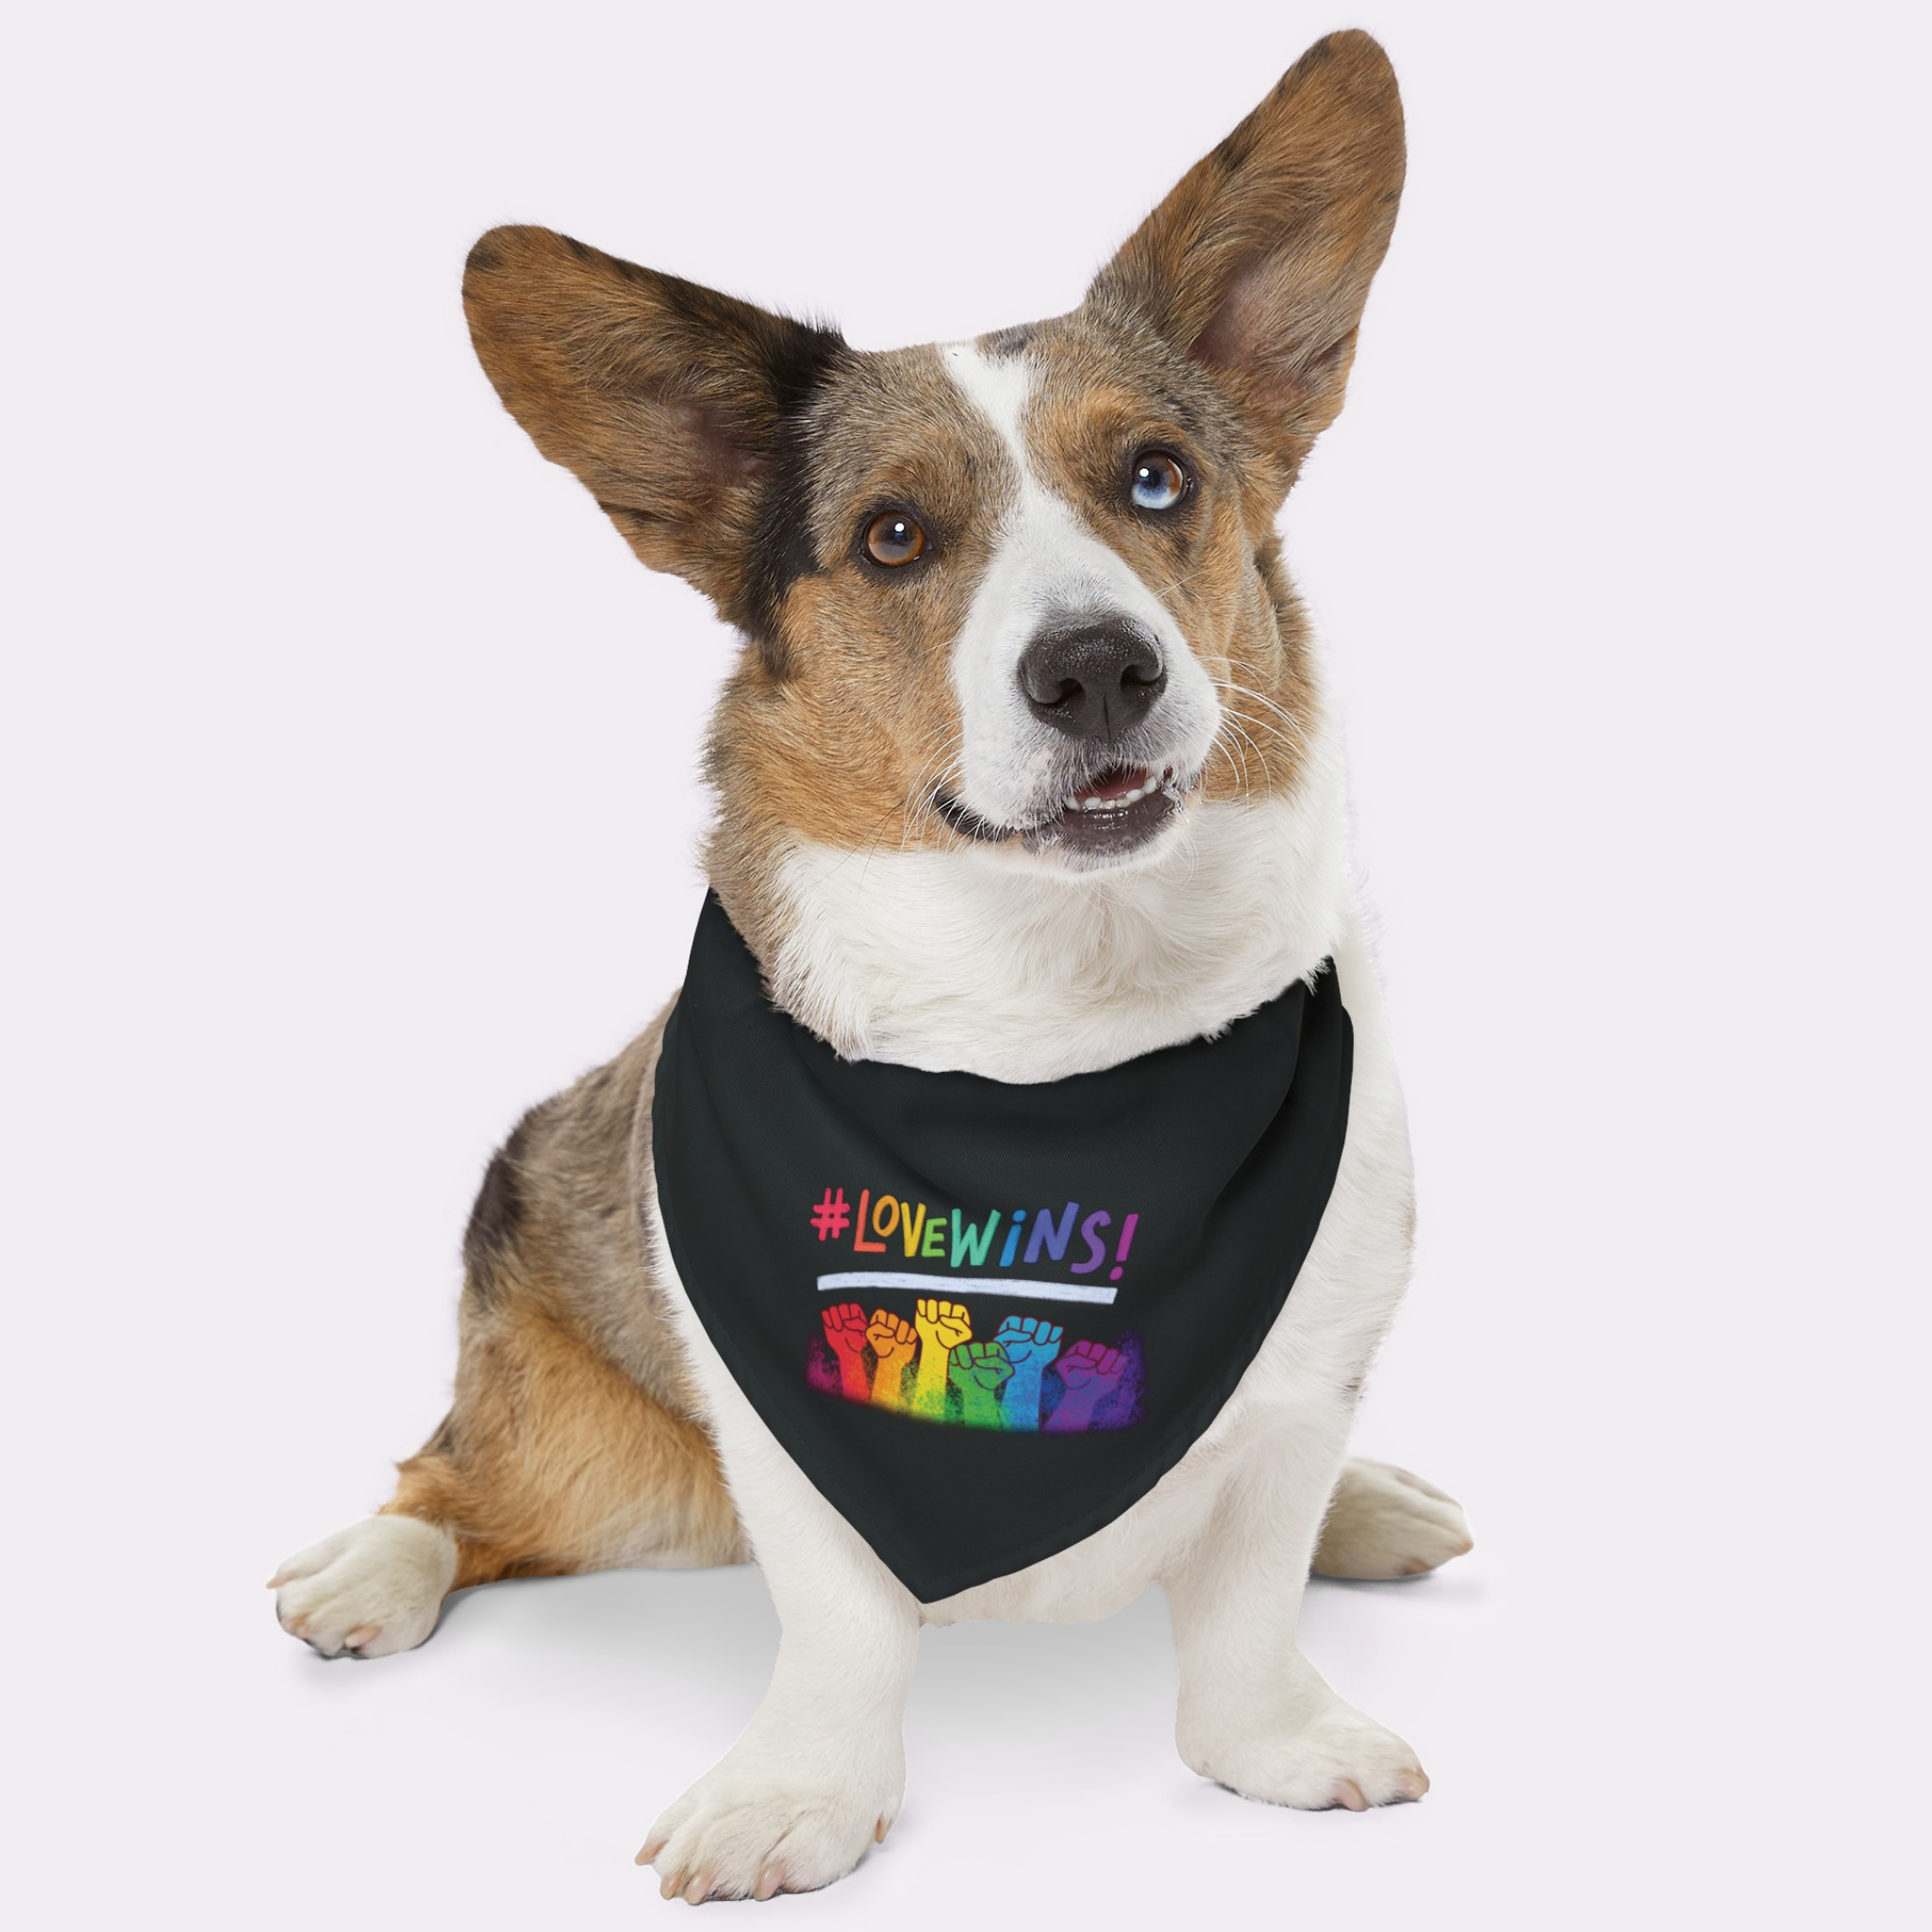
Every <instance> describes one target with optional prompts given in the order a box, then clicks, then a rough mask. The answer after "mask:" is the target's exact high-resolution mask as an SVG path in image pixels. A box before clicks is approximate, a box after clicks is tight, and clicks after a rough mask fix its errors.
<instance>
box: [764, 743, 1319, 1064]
mask: <svg viewBox="0 0 1932 1932" xmlns="http://www.w3.org/2000/svg"><path fill="white" fill-rule="evenodd" d="M1336 789H1337V788H1336V785H1335V780H1334V777H1333V774H1332V773H1331V772H1330V771H1328V770H1326V769H1324V768H1318V769H1317V770H1315V771H1314V772H1312V773H1310V774H1307V777H1306V778H1305V780H1304V782H1303V783H1302V784H1301V785H1300V786H1298V787H1297V788H1296V792H1295V795H1294V796H1293V797H1292V798H1291V799H1283V800H1276V801H1272V802H1269V803H1265V804H1261V805H1254V806H1232V805H1208V806H1204V807H1201V808H1197V809H1196V810H1194V811H1193V812H1191V814H1190V815H1189V819H1188V822H1187V824H1185V825H1184V826H1183V827H1181V829H1180V834H1179V836H1178V837H1176V838H1175V839H1174V841H1173V842H1172V843H1171V844H1170V845H1169V846H1168V848H1167V849H1166V850H1165V851H1164V852H1162V853H1161V855H1160V856H1159V857H1158V859H1156V860H1155V861H1153V862H1152V863H1151V864H1148V865H1146V866H1143V867H1141V868H1138V869H1136V870H1135V871H1132V872H1128V873H1123V874H1101V875H1098V876H1084V877H1080V876H1076V877H1068V876H1066V875H1064V874H1060V875H1057V876H1056V875H1048V874H1044V873H1043V872H1033V871H1029V870H1026V869H1024V868H1022V867H1019V866H1015V865H1013V864H1012V863H1010V861H1008V862H999V860H998V859H996V858H987V857H983V856H982V855H980V854H978V853H975V852H963V853H962V852H948V853H926V852H894V851H876V852H872V853H849V852H834V851H831V850H829V849H827V848H824V847H822V846H811V845H805V846H800V847H798V848H797V849H795V850H794V851H793V852H792V853H791V855H790V856H789V857H788V858H787V860H786V862H785V867H784V871H783V874H782V884H783V890H784V892H785V896H786V899H787V901H788V903H789V905H790V907H791V912H792V921H791V931H790V933H789V934H788V936H787V938H786V940H785V941H784V942H783V944H782V946H781V947H780V949H779V952H778V955H777V957H776V958H775V959H774V961H773V962H772V964H773V980H774V990H775V991H776V992H777V994H778V998H779V1001H780V1003H781V1004H782V1005H783V1006H784V1007H785V1008H787V1010H789V1011H790V1012H791V1013H792V1014H794V1015H795V1016H796V1017H797V1018H798V1019H800V1020H802V1021H803V1022H804V1023H805V1024H807V1025H808V1026H809V1027H810V1028H811V1029H812V1030H813V1031H814V1032H816V1033H819V1034H821V1035H822V1036H824V1038H826V1039H828V1040H830V1041H833V1042H834V1043H835V1044H837V1045H838V1046H839V1047H840V1048H841V1051H842V1052H844V1053H846V1054H847V1055H848V1056H850V1057H853V1058H869V1059H886V1060H894V1061H898V1062H900V1063H901V1064H904V1065H908V1066H916V1067H924V1068H926V1069H928V1070H931V1071H938V1070H941V1069H961V1070H964V1071H967V1072H970V1073H975V1074H984V1075H986V1076H987V1077H989V1078H991V1079H998V1080H1017V1081H1035V1080H1058V1079H1060V1078H1062V1077H1063V1076H1065V1075H1066V1074H1076V1073H1085V1072H1088V1071H1091V1070H1092V1069H1094V1068H1099V1067H1108V1066H1116V1065H1118V1064H1119V1063H1120V1062H1121V1061H1123V1060H1127V1059H1132V1058H1135V1057H1136V1056H1138V1055H1140V1054H1143V1053H1149V1052H1151V1051H1153V1050H1154V1049H1155V1048H1157V1047H1161V1046H1170V1045H1173V1044H1174V1042H1176V1041H1183V1040H1190V1039H1193V1038H1196V1037H1197V1036H1199V1035H1201V1034H1204V1033H1209V1034H1211V1033H1214V1032H1217V1031H1219V1030H1220V1029H1221V1028H1223V1027H1224V1026H1226V1025H1227V1024H1229V1023H1230V1022H1232V1021H1234V1020H1236V1019H1238V1018H1240V1017H1241V1015H1242V1014H1243V1013H1247V1012H1252V1011H1253V1010H1254V1009H1255V1008H1257V1006H1260V1005H1261V1004H1263V1003H1264V1002H1265V1001H1267V1000H1270V999H1272V998H1274V995H1275V994H1276V993H1278V992H1280V991H1282V989H1283V988H1284V987H1286V986H1288V985H1290V984H1291V982H1292V981H1293V980H1295V979H1297V978H1299V977H1301V976H1302V975H1303V974H1307V973H1308V972H1310V971H1312V970H1313V969H1314V968H1315V967H1316V966H1317V965H1319V964H1320V963H1321V961H1322V960H1323V959H1324V958H1326V957H1328V956H1329V955H1330V954H1331V953H1333V951H1334V950H1335V946H1336V943H1337V941H1338V940H1339V938H1340V937H1341V933H1342V931H1343V929H1344V926H1345V924H1346V923H1347V918H1348V911H1349V904H1350V894H1349V890H1348V882H1347V875H1346V869H1345V866H1344V862H1343V855H1342V851H1341V832H1340V827H1341V811H1340V809H1339V800H1338V799H1337V798H1336V797H1334V796H1333V795H1332V793H1333V792H1334V791H1335V790H1336ZM1001 857H1002V858H1003V857H1004V855H1002V856H1001Z"/></svg>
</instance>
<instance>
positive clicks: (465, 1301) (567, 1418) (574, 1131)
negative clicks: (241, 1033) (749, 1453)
mask: <svg viewBox="0 0 1932 1932" xmlns="http://www.w3.org/2000/svg"><path fill="white" fill-rule="evenodd" d="M662 1036H663V1020H662V1018H661V1017H660V1019H659V1020H658V1023H657V1024H655V1025H654V1026H652V1027H651V1029H650V1030H649V1031H648V1032H647V1033H645V1034H644V1035H643V1036H642V1037H641V1039H639V1040H638V1041H634V1042H633V1043H632V1044H631V1045H630V1046H629V1047H627V1048H626V1049H625V1052H624V1053H623V1054H622V1055H620V1056H619V1057H618V1058H617V1059H615V1060H613V1061H611V1062H610V1063H609V1065H608V1066H605V1067H600V1068H598V1069H597V1070H596V1071H595V1072H593V1073H591V1074H586V1075H585V1077H584V1078H583V1079H581V1080H579V1081H578V1082H577V1083H576V1085H575V1087H573V1088H571V1089H570V1090H569V1091H567V1092H565V1093H562V1094H559V1095H558V1097H557V1098H556V1099H555V1100H552V1101H548V1102H546V1103H545V1104H544V1105H543V1106H542V1107H541V1108H536V1109H535V1110H534V1111H532V1112H531V1113H530V1114H528V1115H527V1116H525V1120H524V1121H523V1123H522V1124H520V1125H519V1126H518V1128H517V1130H516V1132H515V1133H513V1134H512V1135H511V1136H510V1138H509V1140H508V1141H507V1142H506V1143H505V1146H504V1148H503V1150H502V1151H501V1152H500V1153H499V1154H498V1155H497V1156H496V1158H495V1159H494V1160H493V1161H492V1162H491V1167H490V1172H489V1174H487V1175H486V1177H485V1180H484V1185H483V1191H482V1193H481V1194H480V1195H479V1196H478V1198H477V1205H476V1211H475V1214H474V1215H473V1216H472V1219H471V1224H470V1233H469V1238H468V1240H467V1241H466V1242H465V1244H464V1247H465V1253H464V1284H463V1297H462V1304H461V1310H460V1314H459V1318H458V1326H459V1355H458V1370H457V1387H456V1400H455V1402H454V1404H453V1405H452V1407H451V1408H450V1412H449V1414H448V1415H447V1416H446V1417H445V1418H444V1420H443V1422H442V1424H441V1426H440V1427H439V1428H438V1429H437V1431H436V1433H435V1435H434V1436H432V1437H431V1438H430V1440H429V1441H428V1442H427V1443H426V1444H425V1446H424V1448H423V1449H422V1450H420V1451H419V1452H418V1453H417V1454H416V1455H415V1456H413V1457H410V1458H409V1460H408V1461H407V1462H405V1463H404V1464H403V1465H402V1468H401V1481H400V1483H399V1484H398V1486H397V1490H396V1494H395V1497H394V1499H393V1500H392V1501H391V1503H390V1504H389V1506H388V1512H393V1513H398V1514H402V1515H407V1516H416V1517H420V1518H421V1519H423V1520H424V1521H425V1522H427V1523H435V1524H441V1525H442V1526H443V1527H444V1528H446V1529H448V1530H449V1531H450V1533H451V1534H452V1535H453V1536H454V1537H455V1538H456V1540H457V1557H458V1569H457V1578H456V1584H455V1587H456V1588H458V1589H461V1588H463V1587H464V1586H465V1585H468V1584H472V1583H488V1582H491V1581H492V1580H493V1579H495V1578H497V1577H500V1576H541V1575H560V1574H569V1573H571V1572H575V1571H579V1570H600V1569H608V1568H611V1567H613V1566H616V1565H620V1564H634V1565H672V1566H676V1565H692V1564H708V1563H731V1562H739V1561H741V1560H742V1559H743V1557H744V1555H745V1550H744V1543H743V1537H742V1535H741V1531H740V1529H739V1526H738V1521H737V1517H736V1515H735V1514H734V1512H733V1510H732V1507H731V1501H730V1498H729V1496H728V1495H727V1494H726V1492H725V1490H724V1482H723V1479H722V1478H721V1476H720V1474H719V1472H718V1461H717V1457H716V1454H715V1452H714V1451H713V1449H712V1447H711V1443H710V1441H709V1438H708V1436H707V1435H706V1433H705V1431H704V1428H703V1426H702V1424H700V1423H699V1422H698V1421H697V1419H696V1414H697V1410H696V1404H695V1401H694V1398H693V1391H692V1390H691V1385H690V1382H689V1380H688V1379H687V1375H686V1371H685V1368H684V1362H683V1357H682V1356H681V1354H680V1352H679V1350H678V1349H677V1347H676V1345H675V1342H674V1341H673V1340H672V1337H671V1333H670V1328H669V1321H668V1316H667V1314H666V1312H665V1310H664V1308H663V1307H662V1305H661V1302H660V1301H659V1299H658V1295H657V1293H656V1291H655V1290H654V1289H653V1287H652V1285H651V1279H650V1268H649V1262H648V1257H647V1256H646V1254H645V1251H644V1241H643V1232H642V1228H641V1224H640V1221H639V1217H638V1204H639V1203H640V1201H641V1198H642V1193H643V1186H644V1179H645V1176H646V1175H647V1174H648V1173H649V1171H650V1169H649V1162H650V1118H649V1112H650V1109H649V1105H648V1101H649V1095H650V1093H651V1091H652V1090H653V1085H654V1076H655V1074H656V1069H657V1058H658V1043H659V1041H661V1039H662Z"/></svg>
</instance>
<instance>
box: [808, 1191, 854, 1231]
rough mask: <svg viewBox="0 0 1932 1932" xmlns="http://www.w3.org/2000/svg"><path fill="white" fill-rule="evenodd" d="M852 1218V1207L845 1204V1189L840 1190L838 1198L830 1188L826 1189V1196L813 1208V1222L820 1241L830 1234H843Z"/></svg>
mask: <svg viewBox="0 0 1932 1932" xmlns="http://www.w3.org/2000/svg"><path fill="white" fill-rule="evenodd" d="M851 1220H852V1209H851V1208H848V1207H847V1206H846V1205H845V1190H844V1189H843V1188H841V1189H840V1190H839V1196H838V1199H837V1200H834V1199H833V1198H832V1191H831V1189H830V1188H827V1189H826V1190H825V1198H824V1200H823V1201H821V1202H820V1203H819V1204H818V1206H817V1207H816V1208H813V1209H812V1210H811V1224H812V1226H813V1227H814V1228H815V1229H816V1230H817V1232H818V1238H819V1239H820V1241H824V1240H825V1239H826V1238H827V1237H828V1236H831V1235H835V1234H843V1233H844V1232H845V1229H846V1227H847V1226H848V1225H849V1224H850V1223H851Z"/></svg>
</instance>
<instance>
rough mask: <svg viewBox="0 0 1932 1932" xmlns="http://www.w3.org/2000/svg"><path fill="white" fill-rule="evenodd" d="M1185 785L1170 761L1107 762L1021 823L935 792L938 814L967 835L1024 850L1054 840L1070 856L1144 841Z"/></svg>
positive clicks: (1108, 854) (1121, 850)
mask: <svg viewBox="0 0 1932 1932" xmlns="http://www.w3.org/2000/svg"><path fill="white" fill-rule="evenodd" d="M1187 790H1188V788H1187V787H1186V786H1185V785H1184V784H1183V783H1182V782H1181V780H1180V777H1179V775H1178V774H1176V772H1175V770H1174V766H1172V765H1160V766H1154V765H1108V766H1107V767H1106V768H1105V769H1104V770H1102V771H1099V772H1095V773H1092V774H1090V775H1089V776H1087V777H1085V778H1083V779H1081V780H1080V781H1079V783H1078V784H1077V785H1076V786H1075V787H1074V789H1073V790H1072V791H1068V792H1065V793H1063V794H1062V795H1061V797H1060V798H1059V800H1058V803H1057V804H1056V805H1054V806H1053V807H1052V808H1050V809H1049V810H1048V811H1047V812H1046V813H1045V814H1044V815H1043V816H1041V817H1040V818H1038V819H1034V820H1031V821H1029V822H1028V823H1027V824H1022V825H1000V824H993V823H992V822H991V820H988V819H984V818H982V817H980V815H979V814H978V813H977V812H976V811H974V810H973V809H972V808H971V807H969V806H965V805H962V804H960V802H959V801H958V799H957V798H954V797H951V796H950V795H946V794H941V797H940V798H939V800H938V801H937V804H938V808H939V813H940V816H941V818H942V819H944V820H945V822H946V823H947V824H949V825H951V826H952V828H953V829H954V830H955V831H956V832H959V833H961V834H963V835H964V836H965V837H966V838H969V839H978V840H981V841H985V842H987V843H990V844H997V843H1000V842H1001V841H1006V840H1008V839H1018V840H1020V841H1023V842H1024V845H1025V846H1026V849H1027V850H1028V851H1030V852H1039V851H1043V850H1045V849H1046V848H1047V847H1049V846H1055V845H1058V846H1061V847H1064V848H1065V849H1066V850H1067V851H1068V853H1069V854H1070V855H1074V854H1078V855H1081V856H1091V857H1092V858H1118V857H1120V856H1122V855H1123V854H1125V853H1128V852H1132V851H1134V850H1135V849H1136V848H1137V847H1139V846H1141V845H1144V844H1145V843H1146V842H1147V841H1148V840H1149V839H1151V838H1153V837H1154V835H1155V834H1156V833H1157V832H1158V831H1159V830H1160V828H1161V827H1162V826H1163V825H1164V824H1166V823H1167V821H1168V819H1169V818H1170V817H1171V816H1172V815H1173V814H1174V813H1175V812H1177V811H1180V810H1181V809H1183V808H1184V806H1185V804H1186V797H1187Z"/></svg>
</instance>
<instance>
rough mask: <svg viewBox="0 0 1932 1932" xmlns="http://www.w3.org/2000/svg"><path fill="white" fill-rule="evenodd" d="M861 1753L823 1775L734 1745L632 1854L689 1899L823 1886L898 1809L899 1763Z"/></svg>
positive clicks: (672, 1892)
mask: <svg viewBox="0 0 1932 1932" xmlns="http://www.w3.org/2000/svg"><path fill="white" fill-rule="evenodd" d="M801 1755H802V1754H801ZM881 1755H882V1756H885V1755H888V1754H881ZM890 1755H891V1756H892V1757H894V1758H896V1754H890ZM863 1757H864V1754H863V1753H860V1754H859V1758H858V1761H855V1762H853V1763H850V1764H848V1765H847V1766H846V1772H847V1775H846V1776H844V1777H837V1778H826V1777H824V1776H823V1774H813V1773H808V1772H806V1771H804V1770H802V1769H798V1770H788V1769H787V1768H786V1766H785V1764H784V1763H783V1762H782V1761H781V1760H780V1759H778V1758H777V1757H768V1756H767V1755H766V1754H765V1753H763V1752H757V1753H747V1754H745V1756H744V1757H742V1758H741V1757H740V1754H739V1753H738V1752H733V1753H732V1754H731V1755H730V1756H729V1757H726V1758H725V1759H724V1762H723V1763H722V1764H720V1765H719V1766H718V1767H717V1769H716V1770H714V1771H712V1772H710V1773H708V1774H707V1775H706V1776H704V1777H701V1778H700V1779H699V1780H698V1781H697V1783H696V1784H694V1785H693V1786H692V1787H691V1790H688V1791H687V1792H685V1794H684V1796H683V1797H681V1798H680V1799H678V1801H677V1803H676V1804H675V1805H674V1806H672V1807H671V1808H670V1810H668V1811H667V1812H665V1814H664V1815H663V1817H661V1818H660V1819H658V1822H657V1824H654V1825H653V1826H652V1827H651V1836H650V1838H649V1839H648V1840H646V1841H645V1844H644V1848H643V1850H642V1851H641V1852H640V1853H639V1854H638V1863H639V1864H640V1865H655V1866H656V1867H657V1869H658V1874H659V1877H660V1879H661V1881H662V1882H661V1884H660V1886H659V1890H661V1891H662V1892H663V1894H664V1896H665V1897H666V1898H678V1897H682V1898H683V1899H685V1900H686V1901H687V1902H688V1903H690V1904H691V1905H702V1904H703V1903H704V1902H705V1900H707V1899H713V1898H720V1899H723V1898H770V1897H771V1896H772V1895H773V1894H774V1892H779V1891H816V1890H818V1889H819V1887H820V1886H822V1885H830V1884H831V1883H832V1881H833V1880H834V1879H837V1878H842V1877H844V1875H845V1874H846V1873H848V1872H849V1871H851V1870H852V1868H853V1866H855V1865H856V1864H858V1861H859V1859H860V1858H861V1857H863V1856H864V1855H865V1852H866V1850H867V1848H868V1847H869V1846H871V1845H873V1844H874V1843H877V1842H879V1841H881V1840H884V1838H885V1835H886V1833H887V1831H888V1830H889V1829H890V1828H891V1823H892V1819H893V1817H894V1816H895V1815H896V1814H897V1812H898V1808H899V1794H900V1790H901V1788H902V1786H903V1784H904V1766H903V1763H898V1764H897V1766H896V1768H894V1766H893V1765H891V1764H888V1763H878V1764H876V1765H873V1766H867V1765H866V1764H865V1763H864V1762H863ZM793 1762H794V1763H795V1762H796V1760H795V1759H794V1760H793Z"/></svg>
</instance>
